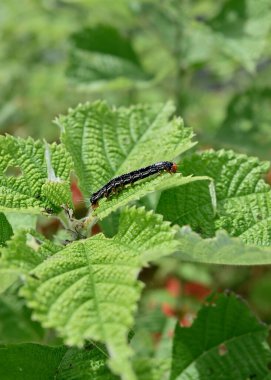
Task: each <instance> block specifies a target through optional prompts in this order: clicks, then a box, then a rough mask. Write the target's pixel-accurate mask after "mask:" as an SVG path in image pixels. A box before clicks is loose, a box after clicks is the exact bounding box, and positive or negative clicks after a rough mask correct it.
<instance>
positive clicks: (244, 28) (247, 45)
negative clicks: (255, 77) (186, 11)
mask: <svg viewBox="0 0 271 380" xmlns="http://www.w3.org/2000/svg"><path fill="white" fill-rule="evenodd" d="M270 10H271V4H270V1H266V0H258V1H257V2H255V1H254V0H239V1H235V0H228V1H226V2H225V3H223V6H222V8H221V10H220V12H219V13H218V14H217V15H216V16H215V17H214V18H213V19H212V20H211V21H210V22H209V23H208V24H209V25H210V27H211V28H212V31H213V33H214V35H215V38H216V40H217V49H219V50H220V51H222V52H223V53H224V54H226V55H227V56H229V57H230V58H231V59H233V60H235V61H236V62H238V63H240V64H242V65H243V67H244V68H246V69H247V70H248V71H251V72H253V71H254V70H255V68H256V65H257V62H258V60H259V58H260V57H261V56H262V54H263V53H264V49H265V47H266V45H267V43H268V34H269V31H270V27H271V20H270V17H269V15H270Z"/></svg>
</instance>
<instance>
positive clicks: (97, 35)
mask: <svg viewBox="0 0 271 380" xmlns="http://www.w3.org/2000/svg"><path fill="white" fill-rule="evenodd" d="M270 6H271V3H270V0H257V1H256V0H240V1H234V0H225V1H223V2H217V3H213V2H211V1H207V0H205V1H196V0H195V1H181V2H180V1H178V0H165V1H161V2H158V1H154V0H128V1H124V0H121V1H118V2H110V1H109V0H107V1H103V2H100V1H97V0H90V1H83V0H80V1H78V0H76V1H75V0H69V1H68V0H66V1H64V0H62V1H60V0H50V1H47V2H36V1H34V0H27V1H25V2H24V4H20V3H18V2H17V1H15V0H10V1H3V2H1V4H0V15H1V16H0V17H1V26H0V35H1V42H0V57H1V63H0V69H1V70H0V81H1V95H0V121H1V131H2V132H4V131H8V132H14V133H16V134H19V135H23V136H25V135H28V134H29V133H30V134H32V135H35V136H42V137H44V136H45V137H47V138H49V139H52V138H54V137H55V136H57V131H56V128H55V127H54V126H53V125H52V124H51V120H52V119H53V117H54V116H55V115H57V114H59V113H60V112H62V111H64V110H65V109H66V108H67V107H68V106H74V105H76V104H77V103H78V102H79V101H84V100H86V99H88V100H95V99H97V98H101V97H102V98H106V99H107V100H108V101H109V102H110V103H113V104H131V103H135V102H148V103H150V102H151V103H152V102H154V101H166V100H168V99H172V100H174V102H175V103H176V106H177V110H178V112H179V113H181V114H182V116H184V117H185V122H186V124H188V125H193V127H195V129H196V131H197V132H198V133H200V135H201V141H202V143H204V144H208V145H210V144H212V145H213V146H214V144H215V145H216V144H217V145H218V146H220V147H221V146H223V145H224V142H225V143H226V144H228V145H231V146H232V145H233V144H234V145H236V148H237V149H240V150H245V151H247V150H251V148H252V151H253V149H255V150H256V149H258V150H259V151H260V153H262V154H261V155H262V156H263V157H267V155H268V141H270V134H269V131H268V121H269V120H270V111H269V109H268V97H266V94H268V91H269V88H270V85H271V83H270V79H269V78H270V69H269V60H270V55H271V49H270V43H269V42H270V25H271V17H270ZM22 19H23V20H24V22H21V21H22ZM81 56H82V57H81ZM67 72H68V73H69V75H70V76H72V77H73V80H72V81H71V80H70V79H69V78H68V77H67V76H66V74H65V73H67ZM76 78H77V80H76ZM112 79H113V80H112ZM248 98H249V99H248ZM259 99H261V100H259ZM265 99H266V100H265ZM236 101H237V104H236ZM262 101H263V102H266V106H265V107H264V109H262V108H261V111H262V112H261V114H260V115H259V113H258V112H257V109H258V107H259V105H262ZM250 102H252V103H253V106H252V107H250V110H249V111H248V112H246V110H247V107H249V106H248V105H246V104H248V103H250ZM207 110H208V111H207ZM249 114H250V115H252V117H253V121H252V120H251V117H250V116H248V115H249ZM233 117H234V119H233ZM26 128H27V129H26ZM220 128H222V130H221V131H220ZM26 130H27V131H28V132H26ZM225 135H226V137H225ZM242 136H244V137H245V138H246V137H247V142H245V143H244V144H243V143H242ZM263 136H264V137H263ZM254 144H257V146H254ZM262 147H265V151H264V152H262ZM255 150H254V151H255ZM250 153H251V152H250Z"/></svg>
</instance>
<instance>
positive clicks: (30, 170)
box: [0, 136, 71, 213]
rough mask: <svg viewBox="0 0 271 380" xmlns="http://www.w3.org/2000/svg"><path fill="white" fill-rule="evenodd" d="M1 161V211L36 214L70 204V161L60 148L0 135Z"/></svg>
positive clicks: (54, 145) (61, 147)
mask: <svg viewBox="0 0 271 380" xmlns="http://www.w3.org/2000/svg"><path fill="white" fill-rule="evenodd" d="M0 158H1V160H0V209H2V210H11V209H12V210H28V211H29V212H30V211H32V212H35V213H38V212H39V211H40V210H41V209H44V208H47V209H51V208H52V209H53V211H57V210H58V209H59V207H60V206H61V205H62V204H69V205H70V203H71V200H70V191H69V175H70V170H71V159H70V157H69V155H68V154H67V152H66V151H65V149H64V147H63V146H62V145H56V144H52V145H51V146H47V145H45V144H43V143H42V142H41V141H34V140H32V139H31V138H28V139H26V140H24V139H21V138H14V137H11V136H0ZM49 165H50V167H48V166H49ZM52 194H53V195H52Z"/></svg>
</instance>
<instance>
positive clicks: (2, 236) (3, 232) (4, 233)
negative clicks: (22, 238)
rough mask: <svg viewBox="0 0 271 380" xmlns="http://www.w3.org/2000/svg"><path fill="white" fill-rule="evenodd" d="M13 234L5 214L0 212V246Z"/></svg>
mask: <svg viewBox="0 0 271 380" xmlns="http://www.w3.org/2000/svg"><path fill="white" fill-rule="evenodd" d="M12 235H13V231H12V227H11V225H10V224H9V222H8V220H7V218H6V216H5V214H3V213H2V212H0V247H1V246H3V245H5V243H6V241H7V240H9V239H10V238H11V236H12Z"/></svg>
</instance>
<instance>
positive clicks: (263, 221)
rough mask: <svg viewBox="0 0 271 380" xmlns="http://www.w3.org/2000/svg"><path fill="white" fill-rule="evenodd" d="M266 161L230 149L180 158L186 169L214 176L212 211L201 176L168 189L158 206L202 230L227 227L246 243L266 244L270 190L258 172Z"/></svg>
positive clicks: (269, 240)
mask: <svg viewBox="0 0 271 380" xmlns="http://www.w3.org/2000/svg"><path fill="white" fill-rule="evenodd" d="M268 167H269V164H268V163H266V162H263V163H261V162H260V161H259V160H258V159H256V158H253V157H247V156H245V155H240V154H235V153H233V152H232V151H223V150H222V151H218V152H214V151H209V152H204V153H202V154H201V155H194V156H192V157H190V158H189V159H187V160H184V161H183V163H182V166H181V170H182V172H183V173H184V174H185V175H188V174H191V173H193V174H195V175H208V176H209V177H211V178H214V181H215V188H216V196H217V213H216V215H215V216H214V214H213V213H212V212H211V210H212V205H211V199H210V195H209V194H210V193H209V189H208V187H207V185H206V184H204V183H203V182H197V183H196V182H194V183H193V184H192V185H193V187H191V185H190V184H188V185H186V186H182V187H180V188H178V189H174V190H167V191H166V192H164V193H163V194H162V196H161V198H160V202H159V205H158V208H157V210H158V212H159V213H161V214H163V215H164V216H165V217H166V219H168V220H171V221H172V222H174V223H178V224H180V225H184V224H190V225H191V226H192V228H193V229H194V230H195V231H198V232H200V233H202V234H203V235H204V236H213V235H214V234H215V231H216V230H218V229H225V230H226V231H228V232H229V234H230V236H235V237H237V236H238V237H240V238H241V239H242V240H243V241H244V242H246V243H248V244H254V245H260V246H270V244H271V223H270V220H271V214H270V210H271V192H270V186H269V185H268V184H266V183H265V181H264V180H263V178H262V176H263V174H264V173H265V172H266V171H267V170H268ZM208 198H209V199H208Z"/></svg>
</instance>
